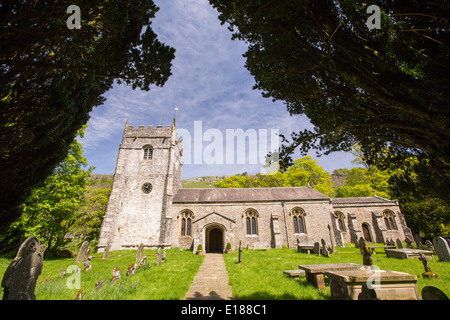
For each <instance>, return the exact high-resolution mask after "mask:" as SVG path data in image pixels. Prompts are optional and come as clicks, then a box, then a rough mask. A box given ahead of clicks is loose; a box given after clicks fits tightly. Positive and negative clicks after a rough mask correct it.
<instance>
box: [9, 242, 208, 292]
mask: <svg viewBox="0 0 450 320" xmlns="http://www.w3.org/2000/svg"><path fill="white" fill-rule="evenodd" d="M166 252H167V258H166V262H164V263H162V264H160V265H159V266H156V265H155V263H156V250H144V253H143V256H147V257H148V262H149V264H150V265H151V267H150V268H149V269H147V270H142V269H138V271H137V273H135V274H134V275H131V276H129V277H127V276H126V270H127V267H128V265H129V264H130V263H131V262H133V261H134V260H135V257H136V251H135V250H133V251H131V250H130V251H114V252H111V253H110V257H109V258H108V259H106V260H102V254H95V255H93V259H92V260H91V265H92V270H90V271H81V278H80V280H81V284H80V287H81V288H82V289H83V293H84V295H83V300H179V299H183V298H184V295H185V294H186V292H187V291H188V289H189V286H190V285H191V283H192V280H193V279H194V276H195V274H196V273H197V271H198V268H199V267H200V265H201V263H202V262H203V258H204V256H197V255H193V254H192V251H180V250H179V249H169V250H166ZM10 261H11V260H9V259H1V258H0V275H1V277H3V274H4V272H5V270H6V268H7V267H8V265H9V263H10ZM74 264H75V258H67V259H48V260H47V259H46V260H44V266H43V270H42V273H41V275H40V276H39V278H38V282H37V285H36V290H35V294H36V299H37V300H71V299H73V298H74V297H75V296H76V294H77V292H78V289H68V287H67V281H69V284H70V283H74V281H72V280H71V279H74V278H73V276H74V274H73V273H72V274H69V275H66V276H65V277H63V278H59V274H60V272H61V269H66V270H67V268H68V267H69V266H70V265H74ZM76 265H77V266H79V267H80V268H81V269H83V263H78V264H76ZM114 267H119V268H120V273H121V280H120V281H119V282H117V283H115V284H113V283H111V278H112V269H113V268H114ZM69 277H72V278H69ZM100 280H104V284H103V287H102V289H100V290H99V291H96V290H95V283H97V282H99V281H100ZM1 297H3V292H1V293H0V298H1Z"/></svg>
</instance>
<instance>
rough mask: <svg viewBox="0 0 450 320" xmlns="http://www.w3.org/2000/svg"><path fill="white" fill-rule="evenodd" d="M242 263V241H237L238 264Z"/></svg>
mask: <svg viewBox="0 0 450 320" xmlns="http://www.w3.org/2000/svg"><path fill="white" fill-rule="evenodd" d="M241 262H242V241H241V240H239V258H238V263H241Z"/></svg>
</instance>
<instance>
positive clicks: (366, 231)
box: [362, 223, 372, 242]
mask: <svg viewBox="0 0 450 320" xmlns="http://www.w3.org/2000/svg"><path fill="white" fill-rule="evenodd" d="M362 231H363V235H364V239H365V240H366V241H367V242H372V237H371V236H370V229H369V225H368V224H367V223H363V224H362Z"/></svg>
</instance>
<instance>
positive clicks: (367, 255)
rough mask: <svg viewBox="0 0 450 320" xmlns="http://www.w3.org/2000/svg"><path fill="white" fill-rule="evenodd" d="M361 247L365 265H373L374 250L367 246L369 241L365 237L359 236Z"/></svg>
mask: <svg viewBox="0 0 450 320" xmlns="http://www.w3.org/2000/svg"><path fill="white" fill-rule="evenodd" d="M359 248H360V250H361V254H362V256H363V265H365V266H372V265H373V260H372V250H370V249H369V248H367V242H366V240H365V239H364V238H363V237H361V238H359Z"/></svg>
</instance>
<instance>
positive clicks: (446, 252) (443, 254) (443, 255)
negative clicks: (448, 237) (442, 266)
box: [433, 237, 450, 262]
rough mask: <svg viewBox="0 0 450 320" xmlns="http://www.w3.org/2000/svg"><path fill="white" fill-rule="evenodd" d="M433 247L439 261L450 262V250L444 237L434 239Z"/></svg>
mask: <svg viewBox="0 0 450 320" xmlns="http://www.w3.org/2000/svg"><path fill="white" fill-rule="evenodd" d="M433 245H434V250H435V251H436V254H437V255H438V257H439V260H438V261H444V262H450V248H449V246H448V243H447V241H445V239H444V238H442V237H434V238H433Z"/></svg>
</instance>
